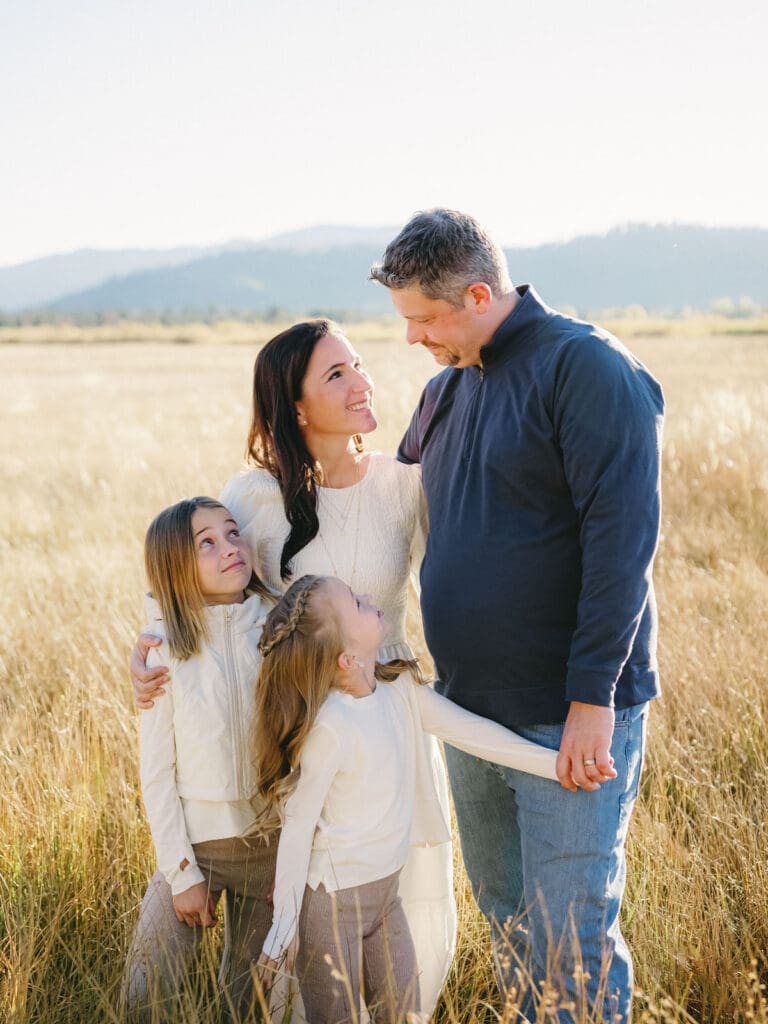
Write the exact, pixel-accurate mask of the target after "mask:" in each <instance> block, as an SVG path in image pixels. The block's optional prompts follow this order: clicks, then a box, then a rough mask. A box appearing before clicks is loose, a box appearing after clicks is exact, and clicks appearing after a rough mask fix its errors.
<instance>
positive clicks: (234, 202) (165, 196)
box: [0, 0, 768, 266]
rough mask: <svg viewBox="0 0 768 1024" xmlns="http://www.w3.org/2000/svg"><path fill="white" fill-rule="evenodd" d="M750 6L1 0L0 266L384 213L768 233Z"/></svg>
mask: <svg viewBox="0 0 768 1024" xmlns="http://www.w3.org/2000/svg"><path fill="white" fill-rule="evenodd" d="M766 37H768V5H763V4H757V3H756V2H755V0H734V2H733V3H732V4H730V5H728V6H727V7H723V6H722V5H719V4H715V3H713V2H712V0H703V2H694V0H675V2H673V3H671V4H670V3H668V2H662V0H647V2H646V3H644V4H642V5H635V4H633V5H630V4H616V3H615V2H613V0H595V2H594V3H593V4H592V5H591V6H590V8H589V11H588V13H587V12H586V11H585V9H583V8H581V7H580V6H578V5H573V4H571V3H569V2H568V0H540V2H539V4H537V5H536V8H535V11H533V12H532V11H531V9H530V8H529V7H528V6H523V5H521V4H518V3H515V2H514V0H478V2H477V3H476V4H474V5H473V7H472V9H471V11H470V10H469V9H468V8H467V7H466V5H465V4H464V3H462V2H459V0H444V3H443V4H441V5H440V7H439V9H436V8H434V7H433V5H431V4H427V3H426V2H424V0H422V2H419V0H392V2H391V3H390V4H389V5H388V6H387V8H386V9H383V8H377V7H375V6H371V5H367V4H366V5H357V4H351V3H350V2H349V0H293V2H292V3H291V4H287V5H283V6H281V7H274V6H273V5H269V6H268V5H267V4H265V3H264V2H263V0H230V2H229V3H228V4H226V5H220V4H215V3H213V2H211V0H193V2H192V3H189V2H182V0H164V2H163V3H162V4H159V5H156V4H152V3H150V2H149V0H137V3H135V4H132V5H129V6H126V5H124V4H121V3H118V2H117V0H83V2H82V3H79V4H77V5H75V7H67V8H64V7H62V6H61V5H60V4H57V3H55V2H54V0H29V2H28V3H26V4H24V5H8V6H7V7H6V8H5V9H4V10H3V11H2V12H0V39H2V43H0V46H1V47H2V50H1V52H2V56H3V59H2V61H0V90H2V94H3V95H4V96H5V97H7V99H8V102H7V103H6V105H5V108H4V110H3V111H2V113H0V129H1V130H2V138H3V150H4V156H5V160H4V161H3V162H2V164H0V197H2V200H3V207H4V211H3V221H2V223H3V230H2V234H1V235H0V265H2V266H9V265H15V264H18V263H22V262H26V261H28V260H31V259H35V258H41V257H44V256H46V255H50V254H54V253H66V252H72V251H76V250H79V249H84V248H92V249H126V248H132V249H133V248H150V249H156V248H176V247H182V246H192V245H195V246H197V245H201V246H208V245H218V244H225V243H226V242H228V241H230V240H232V239H254V240H259V239H263V238H265V237H268V236H271V235H275V234H279V233H283V232H287V231H292V230H300V229H301V228H303V227H305V226H308V225H316V224H339V225H350V226H363V225H364V226H370V225H400V224H402V223H404V222H405V221H406V220H407V219H408V217H409V216H410V215H411V214H412V213H413V212H414V211H415V210H418V209H424V208H426V207H431V206H436V205H445V206H453V207H456V208H459V209H464V210H467V211H469V212H471V213H473V214H474V215H475V216H477V217H478V218H479V219H480V220H481V221H482V222H483V223H484V224H485V225H486V226H487V227H488V228H489V230H490V231H491V232H492V233H493V234H494V235H495V236H496V237H498V238H499V240H500V241H501V242H502V243H503V244H504V245H506V246H510V247H512V246H529V245H537V244H544V243H547V242H557V241H566V240H568V239H571V238H575V237H578V236H580V235H585V234H604V233H606V232H607V231H608V230H610V229H612V228H614V227H616V226H619V225H625V224H637V223H649V224H666V223H679V224H701V225H705V226H711V227H726V226H727V227H731V226H733V227H740V226H750V227H753V226H754V227H767V226H768V204H767V203H766V202H765V194H764V182H765V180H766V179H767V178H768V143H767V142H766V138H765V133H764V132H763V131H762V119H763V115H762V106H763V97H764V96H765V95H768V63H767V62H766V61H765V59H764V54H763V40H764V39H765V38H766Z"/></svg>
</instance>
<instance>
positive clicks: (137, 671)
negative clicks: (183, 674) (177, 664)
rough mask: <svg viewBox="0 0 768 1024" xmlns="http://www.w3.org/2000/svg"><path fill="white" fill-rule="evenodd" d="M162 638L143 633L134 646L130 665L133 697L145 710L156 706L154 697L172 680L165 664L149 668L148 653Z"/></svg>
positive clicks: (158, 695)
mask: <svg viewBox="0 0 768 1024" xmlns="http://www.w3.org/2000/svg"><path fill="white" fill-rule="evenodd" d="M161 643H162V640H161V639H160V638H159V637H156V636H152V634H151V633H142V634H141V635H140V636H139V639H138V640H137V641H136V643H135V644H134V646H133V650H132V651H131V660H130V663H129V667H130V670H131V682H132V683H133V699H134V700H135V701H136V704H137V705H138V707H140V708H142V709H144V710H145V711H146V710H148V709H149V708H153V707H154V706H155V702H154V698H155V697H160V696H162V694H164V693H165V690H164V689H163V687H164V686H165V685H166V684H167V683H168V682H170V678H171V677H170V673H169V672H168V669H167V667H166V666H165V665H158V666H157V667H156V668H147V654H149V651H150V649H151V648H152V647H159V646H160V644H161Z"/></svg>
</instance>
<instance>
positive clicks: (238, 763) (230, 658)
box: [224, 608, 247, 799]
mask: <svg viewBox="0 0 768 1024" xmlns="http://www.w3.org/2000/svg"><path fill="white" fill-rule="evenodd" d="M224 657H225V664H226V668H227V672H226V677H227V683H228V687H227V690H228V693H227V706H228V707H229V732H230V735H231V737H232V776H233V778H234V780H235V784H236V785H237V788H238V790H239V793H238V797H237V798H238V799H241V798H243V797H245V796H247V794H246V792H245V788H246V783H245V777H244V776H245V757H244V754H245V749H244V746H243V736H242V724H243V707H242V694H241V692H240V677H239V674H238V671H237V659H236V658H235V645H234V641H233V638H232V612H231V611H230V609H229V608H227V609H225V611H224Z"/></svg>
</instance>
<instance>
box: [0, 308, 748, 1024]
mask: <svg viewBox="0 0 768 1024" xmlns="http://www.w3.org/2000/svg"><path fill="white" fill-rule="evenodd" d="M175 330H178V328H175ZM274 330H275V327H274V326H273V327H271V328H269V331H274ZM386 333H387V331H386V330H385V328H384V327H383V326H381V325H378V326H377V325H353V326H351V327H350V334H351V336H352V337H353V340H355V341H356V342H359V344H360V348H361V349H362V351H363V355H364V357H365V359H366V362H367V364H368V366H369V367H370V369H371V370H372V372H373V375H374V377H375V379H376V381H377V385H378V398H377V411H378V413H379V418H380V422H381V427H380V429H379V431H378V433H377V435H376V437H375V444H376V446H377V447H379V448H381V449H383V450H385V451H393V450H394V447H395V445H396V442H397V440H398V437H399V435H400V432H401V430H402V428H403V426H404V424H405V423H406V421H407V418H408V416H409V413H410V411H411V409H412V407H413V405H414V403H415V401H416V398H417V396H418V393H419V390H420V388H421V385H422V383H423V381H424V380H425V379H426V378H427V377H428V376H429V375H430V374H431V373H432V372H433V364H432V363H431V360H430V359H429V357H428V356H427V355H426V353H423V352H406V351H405V347H404V345H403V344H402V343H401V342H397V343H395V342H388V341H387V340H385V335H386ZM264 336H266V335H264ZM366 338H376V339H378V340H375V341H374V340H366ZM26 340H27V342H28V343H26V344H23V345H5V346H0V439H1V440H0V476H1V478H2V482H3V487H2V493H1V494H0V562H1V564H2V579H3V587H2V594H1V596H0V708H1V709H2V715H0V793H1V794H2V803H1V804H0V1020H2V1021H4V1022H8V1024H31V1022H46V1024H47V1022H54V1021H55V1022H57V1024H58V1022H67V1024H76V1022H77V1024H81V1022H90V1021H97V1020H105V1021H118V1020H119V1019H120V1018H119V1016H118V1014H117V1013H116V1011H115V1010H114V1009H113V1008H114V1006H115V1003H116V995H117V989H118V986H119V980H120V974H121V969H122V962H123V958H124V955H125V951H126V946H127V942H128V938H129V935H130V931H131V928H132V925H133V922H134V920H135V914H136V909H137V905H138V901H139V899H140V897H141V894H142V892H143V888H144V885H145V882H146V879H147V877H148V874H149V872H150V869H151V865H152V859H153V858H152V850H151V844H150V840H149V836H148V831H147V828H146V825H145V823H144V820H143V817H142V813H141V803H140V798H139V794H138V784H137V769H136V754H135V746H136V716H135V715H134V713H133V711H132V708H131V702H130V697H129V692H128V684H127V673H126V668H125V662H126V655H127V650H128V648H129V646H130V642H131V639H132V637H133V636H134V634H135V631H136V629H137V627H138V626H139V624H140V618H141V600H140V595H141V593H142V589H143V579H142V570H141V544H142V537H143V533H144V530H145V527H146V524H147V523H148V521H149V519H150V518H151V516H152V515H153V514H154V513H155V512H156V511H157V510H158V509H159V508H161V507H162V506H163V505H165V504H167V503H169V502H171V501H173V500H175V499H177V498H178V497H180V496H182V495H185V494H190V493H204V492H208V493H217V492H218V490H219V489H220V487H221V485H222V484H223V482H224V481H225V480H226V479H227V477H228V476H229V475H230V474H231V473H232V472H234V471H235V470H236V469H237V468H238V465H239V462H240V455H241V452H242V449H243V440H244V437H245V433H246V426H247V420H248V401H249V386H250V371H251V364H252V359H253V354H254V353H253V349H252V348H251V347H249V346H245V345H236V344H230V343H228V342H226V341H223V340H221V339H219V340H220V341H221V343H220V344H217V345H215V346H208V345H186V346H180V345H178V344H171V343H168V341H166V342H165V343H152V342H143V343H141V344H138V343H132V342H129V341H125V343H124V344H121V345H114V344H105V343H103V342H97V341H94V342H92V343H91V344H89V345H87V346H84V345H77V344H75V345H72V344H48V343H33V342H30V341H29V339H26ZM48 340H50V339H48ZM44 341H45V339H42V338H41V342H44ZM633 348H634V349H635V351H636V352H637V353H638V354H639V355H640V357H641V358H643V359H644V360H645V361H646V363H647V364H648V365H649V366H650V368H651V369H652V370H653V371H654V372H655V373H656V374H657V375H658V376H659V377H660V379H661V380H662V382H663V384H664V386H665V390H666V393H667V399H668V420H667V431H666V447H665V507H664V539H663V545H662V550H661V554H660V557H659V563H658V571H657V579H658V584H659V597H660V607H661V617H662V633H661V663H662V671H663V677H664V683H665V696H664V698H663V700H662V701H660V702H658V703H657V705H656V706H655V708H654V713H653V716H652V723H651V725H652V732H651V742H650V751H649V758H648V764H647V768H646V773H645V776H644V784H643V792H642V798H641V801H640V803H639V806H638V808H637V812H636V816H635V820H634V823H633V828H632V835H631V842H630V849H629V858H630V884H629V890H628V897H627V901H626V908H625V910H626V912H625V923H626V932H627V935H628V937H629V939H630V942H631V944H632V947H633V949H634V952H635V957H636V972H637V983H638V988H639V989H640V990H641V992H642V995H640V996H639V997H638V1003H637V1017H638V1018H639V1019H640V1020H643V1021H661V1020H664V1021H666V1020H670V1021H672V1020H675V1021H677V1020H680V1021H682V1020H685V1019H686V1013H687V1014H689V1015H690V1017H691V1018H693V1019H694V1020H697V1021H706V1022H715V1021H724V1022H725V1021H729V1022H730V1021H747V1020H756V1021H758V1022H762V1024H768V1007H767V1006H766V1002H765V998H764V994H763V992H762V990H761V988H760V984H761V980H762V981H764V980H765V974H766V951H767V950H768V913H766V909H767V907H766V904H767V899H766V894H768V859H767V858H766V851H767V850H768V736H767V735H766V723H767V722H768V687H766V682H767V681H768V645H767V644H766V643H765V623H766V622H767V621H768V525H767V524H768V339H766V338H764V337H759V336H755V337H749V336H746V337H739V338H736V337H729V338H722V337H703V336H702V337H695V336H691V335H688V334H686V333H685V332H681V335H680V336H679V337H658V338H637V339H636V340H635V341H634V343H633ZM410 627H411V628H412V629H413V630H414V631H415V630H416V629H417V620H416V617H415V616H412V618H411V621H410ZM460 903H461V919H462V927H461V935H460V947H459V952H458V955H457V958H456V963H455V966H454V971H453V974H452V977H451V980H450V983H449V985H448V988H447V991H446V996H445V999H444V1004H443V1006H442V1008H441V1010H440V1019H441V1020H442V1021H451V1022H462V1024H479V1022H481V1021H483V1022H486V1021H497V1020H500V1019H505V1018H504V1015H503V1014H502V1010H501V1007H499V1006H498V1003H497V1001H496V995H495V992H494V988H493V983H492V977H491V973H490V970H489V961H488V952H487V945H486V941H485V938H484V932H483V929H482V926H481V922H480V920H479V917H478V914H477V912H476V911H475V909H474V907H473V906H472V904H471V901H470V900H469V899H468V898H467V895H466V885H465V884H464V883H463V882H462V883H461V891H460ZM215 941H216V939H215V938H214V939H213V942H214V943H215ZM753 958H754V959H755V960H756V962H757V967H756V968H754V969H753V966H752V960H753ZM761 972H762V976H761ZM204 984H205V981H204ZM205 1007H206V1000H205V998H204V997H200V996H196V995H195V993H194V992H193V991H190V993H188V998H187V1000H186V1004H185V1008H184V1009H183V1011H182V1012H181V1014H180V1016H179V1020H183V1021H185V1022H190V1024H191V1022H192V1021H200V1022H203V1024H207V1022H209V1021H210V1022H212V1021H214V1020H215V1019H216V1018H215V1015H214V1014H213V1012H212V1011H211V1010H209V1009H206V1008H205ZM750 1015H751V1016H750Z"/></svg>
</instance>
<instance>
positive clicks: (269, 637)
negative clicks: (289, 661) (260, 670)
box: [259, 576, 324, 658]
mask: <svg viewBox="0 0 768 1024" xmlns="http://www.w3.org/2000/svg"><path fill="white" fill-rule="evenodd" d="M323 579H324V577H322V576H302V577H301V579H298V580H297V581H296V582H295V583H294V584H293V586H292V587H291V588H290V590H289V591H288V592H287V593H286V594H285V596H284V597H283V599H282V600H281V601H280V603H279V604H278V605H277V606H276V607H275V608H273V609H272V611H271V612H270V613H269V615H268V616H267V619H266V622H265V623H264V628H263V630H262V633H261V640H260V641H259V650H260V651H261V654H262V657H264V658H266V656H267V655H268V654H269V653H270V651H272V650H273V649H274V648H275V647H276V646H277V645H278V644H279V643H282V641H283V640H285V639H286V638H287V637H289V636H290V635H291V634H292V633H294V632H295V631H296V628H297V626H298V625H299V623H300V622H301V620H302V617H303V615H304V611H305V609H306V607H307V602H308V601H309V598H310V596H311V595H312V592H313V591H314V590H315V588H316V587H317V586H318V584H319V583H320V582H321V581H322V580H323Z"/></svg>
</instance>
